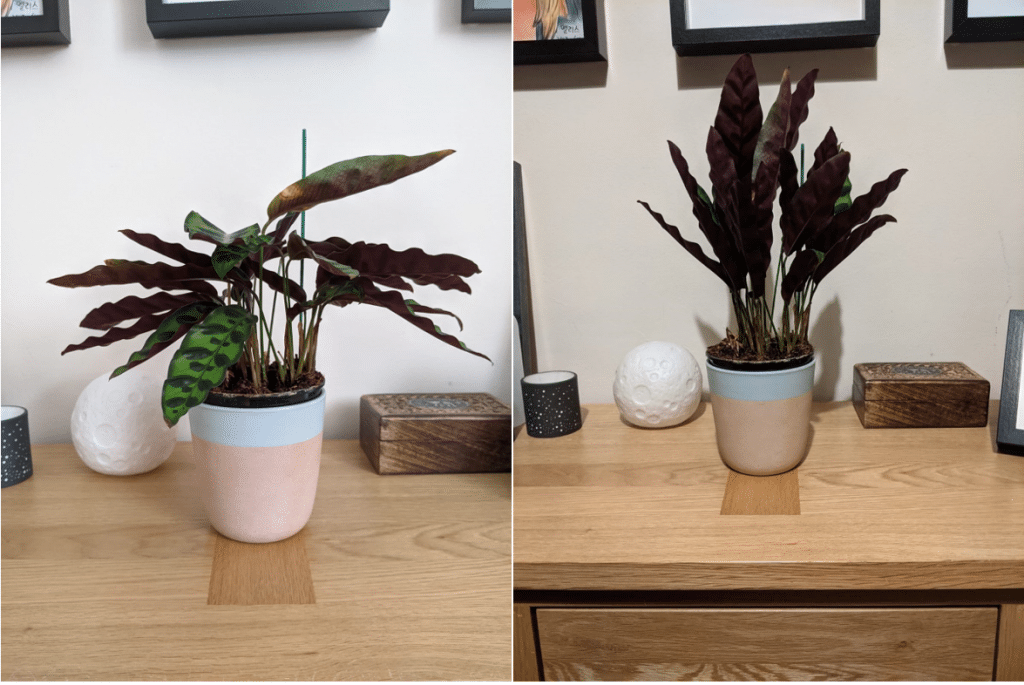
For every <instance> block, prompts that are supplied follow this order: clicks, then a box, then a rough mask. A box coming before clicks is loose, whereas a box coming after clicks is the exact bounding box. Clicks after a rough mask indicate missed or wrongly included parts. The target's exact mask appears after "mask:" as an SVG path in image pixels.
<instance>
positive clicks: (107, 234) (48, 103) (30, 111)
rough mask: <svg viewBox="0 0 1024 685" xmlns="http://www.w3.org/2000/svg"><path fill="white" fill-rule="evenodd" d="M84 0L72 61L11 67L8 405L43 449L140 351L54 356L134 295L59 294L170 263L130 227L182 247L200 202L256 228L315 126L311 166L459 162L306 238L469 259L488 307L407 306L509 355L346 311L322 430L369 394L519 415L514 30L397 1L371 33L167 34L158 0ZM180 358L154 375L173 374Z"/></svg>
mask: <svg viewBox="0 0 1024 685" xmlns="http://www.w3.org/2000/svg"><path fill="white" fill-rule="evenodd" d="M72 4H73V7H72V14H71V33H72V44H71V45H70V46H68V47H64V48H8V49H4V50H3V56H2V76H3V78H2V99H3V102H2V108H3V109H2V112H3V116H2V151H3V154H2V161H3V167H2V179H3V185H2V203H0V206H2V228H3V232H2V246H0V253H2V291H0V296H2V317H3V337H2V361H3V367H2V372H3V375H2V395H3V403H4V404H19V405H23V406H25V407H27V408H28V410H29V415H30V424H31V431H32V439H33V441H34V442H40V443H46V442H58V441H67V440H69V439H70V431H69V416H70V413H71V410H72V408H73V407H74V403H75V400H76V398H77V397H78V394H79V393H80V392H81V390H82V389H83V388H84V387H85V386H86V385H87V384H88V383H89V381H91V380H92V379H93V378H95V377H96V376H99V375H101V374H105V373H109V371H110V370H112V369H113V368H114V367H116V366H118V365H120V364H122V363H123V362H124V361H125V360H126V359H127V356H128V355H129V354H130V353H131V352H132V351H133V350H135V349H137V348H138V347H139V346H140V345H141V342H142V341H143V340H144V338H138V339H136V340H132V341H126V342H122V343H117V344H115V345H112V346H110V347H106V348H95V349H91V350H85V351H80V352H73V353H70V354H68V355H65V356H63V357H62V356H60V352H61V350H62V349H64V347H65V346H66V345H68V344H69V343H72V342H79V341H80V340H83V339H84V338H85V337H87V336H88V335H89V333H88V332H87V331H86V330H84V329H80V328H78V322H79V321H80V320H81V318H82V317H83V316H84V315H85V314H86V312H87V311H88V310H89V309H91V308H92V307H94V306H96V305H98V304H101V303H103V302H106V301H110V300H112V299H117V298H120V297H123V296H124V295H127V294H131V293H133V292H135V293H136V294H138V293H139V290H138V289H135V290H133V289H131V288H130V287H127V288H115V287H106V288H92V289H78V290H65V289H62V288H57V287H54V286H51V285H47V284H46V283H45V281H46V280H47V279H49V278H52V277H54V276H59V275H62V274H66V273H78V272H81V271H84V270H86V269H88V268H89V267H92V266H94V265H96V264H99V263H101V262H102V260H103V259H106V258H110V257H125V258H131V259H148V260H151V261H152V260H154V259H158V258H159V257H158V256H157V255H155V253H152V252H149V251H147V250H145V249H144V248H141V247H139V246H137V245H135V244H134V243H132V242H131V241H129V240H128V239H127V238H125V237H124V236H122V235H120V234H119V233H117V231H118V230H119V229H122V228H131V229H134V230H136V231H140V232H148V233H155V234H157V235H159V236H161V237H163V238H164V239H167V240H179V239H180V240H185V239H186V236H185V234H184V232H183V229H182V222H183V220H184V218H185V215H186V214H187V213H188V212H189V210H193V209H194V210H196V211H198V212H200V213H201V214H202V215H203V216H205V217H206V218H207V219H209V220H211V221H213V222H214V223H215V224H217V225H219V226H221V227H222V228H225V229H230V230H236V229H238V228H241V227H243V226H246V225H249V224H252V223H255V222H257V221H261V217H264V218H265V216H266V215H265V211H266V205H267V203H268V202H269V201H270V199H271V198H272V197H273V196H274V195H275V194H276V193H277V192H278V191H280V190H282V189H283V188H284V187H285V186H287V185H288V184H289V183H291V182H292V181H294V180H296V179H298V178H299V176H300V175H301V132H302V129H303V128H306V129H307V130H308V164H307V169H308V171H309V172H312V171H315V170H317V169H319V168H322V167H324V166H326V165H328V164H330V163H333V162H336V161H340V160H342V159H348V158H351V157H356V156H360V155H366V154H391V153H399V154H419V153H423V152H428V151H431V150H437V149H443V148H454V149H455V150H456V151H457V153H456V154H455V155H453V156H451V157H449V158H448V159H445V160H444V161H442V162H441V163H440V164H438V165H437V166H434V167H432V168H430V169H428V170H426V171H424V172H422V173H419V174H416V175H414V176H411V177H409V178H406V179H403V180H401V181H398V182H397V183H395V184H393V185H389V186H385V187H382V188H378V189H375V190H372V191H369V192H367V193H363V194H361V195H357V196H353V197H351V198H346V199H345V200H342V201H339V202H337V203H334V204H331V205H325V206H322V207H319V208H316V209H315V210H313V211H311V212H309V213H308V214H307V217H306V223H307V235H308V236H309V237H311V238H318V237H328V236H330V235H340V236H343V237H345V238H346V239H348V240H350V241H357V240H366V241H369V242H387V243H389V244H390V245H391V246H392V247H395V248H398V249H405V248H408V247H413V246H417V247H421V248H423V249H425V250H426V251H427V252H430V253H440V252H454V253H457V254H461V255H463V256H466V257H469V258H471V259H473V260H474V261H476V262H477V264H479V265H480V268H481V269H482V272H483V273H481V274H480V275H478V276H475V277H473V278H471V279H470V280H469V283H470V285H471V286H472V288H473V295H471V296H467V295H464V294H461V293H448V292H442V291H438V290H437V289H436V288H423V289H422V290H421V289H417V292H416V293H415V294H414V295H413V296H414V297H415V298H416V299H417V300H418V301H420V302H422V303H424V304H428V305H432V306H438V307H443V308H447V309H451V310H453V311H454V312H455V313H457V314H458V315H459V316H461V318H462V319H463V322H464V323H465V330H464V331H462V333H461V334H459V337H460V338H461V339H462V340H463V341H465V342H466V344H467V345H468V346H469V347H471V348H473V349H476V350H479V351H481V352H483V353H485V354H487V355H488V356H490V357H491V359H493V361H494V364H493V366H492V365H491V364H489V363H487V362H486V361H485V360H483V359H480V358H478V357H474V356H471V355H469V354H466V353H464V352H461V351H459V350H456V349H454V348H452V347H449V346H448V345H445V344H444V343H442V342H440V341H438V340H435V339H433V338H431V337H429V336H427V335H425V334H424V333H422V332H421V331H419V330H417V329H415V328H414V327H413V326H411V325H409V324H408V323H406V322H404V321H402V320H400V319H399V318H398V317H396V316H394V315H393V314H391V313H389V312H387V311H385V310H382V309H379V308H375V307H357V306H353V307H348V308H345V309H343V310H338V309H332V310H331V311H329V312H327V314H326V316H325V320H324V324H323V327H322V329H321V344H320V353H319V367H320V370H321V371H322V372H323V373H324V375H325V376H326V377H327V379H328V380H327V382H328V393H329V399H328V406H327V425H326V429H325V431H326V435H327V437H333V438H338V437H341V438H354V437H356V436H357V426H358V401H359V396H360V395H363V394H367V393H381V392H489V393H491V394H493V395H495V396H497V397H498V398H500V399H502V400H503V401H505V402H507V403H508V402H511V392H510V383H509V374H510V370H509V369H510V366H511V348H510V345H509V340H510V318H511V286H510V283H511V263H510V262H511V232H510V228H509V227H510V226H511V202H510V188H511V143H510V136H511V106H512V105H511V92H512V88H511V82H512V68H511V47H510V43H509V27H508V24H492V25H465V26H464V25H462V24H461V22H460V19H459V3H458V2H457V1H456V0H431V1H429V2H426V1H424V2H396V3H392V10H391V13H390V15H389V16H388V18H387V20H386V21H385V23H384V26H383V27H382V28H380V29H376V30H355V31H328V32H312V33H294V34H283V35H275V36H240V37H224V38H199V39H175V40H155V39H153V38H152V36H151V34H150V33H149V29H148V28H147V26H146V17H145V9H144V7H145V3H143V2H140V1H136V0H120V1H119V2H93V3H84V4H83V3H72ZM192 245H193V246H197V245H201V244H198V243H193V244H192ZM438 323H440V324H441V325H442V328H444V329H445V330H451V324H449V323H448V322H447V321H444V320H443V317H442V318H441V319H439V321H438ZM169 353H170V351H165V352H164V353H163V355H162V356H161V357H160V358H158V359H154V360H151V361H149V362H147V363H146V365H144V367H145V366H149V365H155V366H153V367H152V368H153V369H155V371H156V373H158V374H162V373H163V372H164V371H165V369H166V364H167V361H169V356H168V355H169ZM181 426H182V428H181V429H180V432H179V435H180V436H181V437H182V438H187V436H188V432H187V430H186V428H187V421H182V422H181Z"/></svg>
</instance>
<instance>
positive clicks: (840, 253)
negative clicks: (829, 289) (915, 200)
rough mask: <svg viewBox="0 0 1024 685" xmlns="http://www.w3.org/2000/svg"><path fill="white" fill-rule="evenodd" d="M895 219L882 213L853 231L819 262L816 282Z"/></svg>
mask: <svg viewBox="0 0 1024 685" xmlns="http://www.w3.org/2000/svg"><path fill="white" fill-rule="evenodd" d="M895 221H896V217H893V216H890V215H888V214H880V215H879V216H876V217H872V218H871V219H869V220H868V221H867V222H866V223H864V224H862V225H860V226H858V227H857V228H855V229H854V230H853V231H851V232H850V233H849V235H847V236H846V237H845V238H844V239H842V240H840V241H839V242H838V243H837V244H836V245H835V247H833V248H832V249H831V250H829V251H828V252H827V253H826V254H825V258H824V259H823V260H822V261H821V264H819V265H818V268H817V269H815V270H814V282H815V283H820V282H821V279H823V278H825V276H827V275H828V274H829V273H831V271H832V269H834V268H836V267H837V266H839V264H840V262H842V261H843V260H844V259H846V258H847V257H849V256H850V254H851V253H852V252H853V251H854V250H856V249H857V248H858V247H860V246H861V244H862V243H863V242H864V241H865V240H867V239H868V238H870V237H871V234H872V233H874V232H875V231H877V230H878V229H879V228H881V227H882V226H884V225H885V224H887V223H890V222H895Z"/></svg>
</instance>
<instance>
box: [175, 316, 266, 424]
mask: <svg viewBox="0 0 1024 685" xmlns="http://www.w3.org/2000/svg"><path fill="white" fill-rule="evenodd" d="M256 322H257V319H256V317H255V316H253V315H252V314H250V313H249V312H247V311H245V310H244V309H242V308H241V307H238V306H236V305H227V306H221V307H218V308H216V309H214V310H213V311H211V312H209V313H208V314H207V315H206V317H205V318H204V319H203V320H202V321H200V322H199V323H197V324H195V325H193V326H192V328H191V329H190V330H189V331H188V333H187V334H186V335H185V338H184V340H182V342H181V347H180V348H178V351H177V352H175V353H174V357H173V358H172V359H171V363H170V365H169V366H168V368H167V380H165V381H164V386H163V395H162V398H161V404H162V405H163V412H164V421H165V422H166V423H167V425H168V426H173V425H174V424H176V423H177V422H178V420H179V419H181V417H182V416H184V415H185V414H186V413H187V412H188V410H189V409H191V408H192V407H194V406H196V405H198V404H200V403H202V401H203V400H205V399H206V396H207V395H208V394H209V392H210V390H211V389H213V388H215V387H217V386H219V385H220V384H221V383H223V382H224V376H225V373H226V372H227V370H228V368H230V367H231V366H233V365H234V364H235V363H236V362H237V361H238V360H239V359H240V358H241V357H242V351H243V349H244V348H245V342H246V341H247V340H248V339H249V336H250V335H251V334H252V329H253V327H254V326H255V325H256Z"/></svg>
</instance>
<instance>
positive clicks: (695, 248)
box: [637, 200, 738, 290]
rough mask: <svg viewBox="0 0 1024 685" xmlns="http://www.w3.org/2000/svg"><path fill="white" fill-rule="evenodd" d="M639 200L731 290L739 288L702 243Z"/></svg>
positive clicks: (670, 233)
mask: <svg viewBox="0 0 1024 685" xmlns="http://www.w3.org/2000/svg"><path fill="white" fill-rule="evenodd" d="M637 202H639V203H640V204H641V205H643V207H644V209H646V210H647V211H648V212H650V214H651V216H653V217H654V220H655V221H657V222H658V224H659V225H661V227H662V228H663V229H665V231H666V232H667V233H668V234H669V235H670V236H672V237H673V238H675V240H676V242H677V243H679V244H680V245H682V246H683V248H684V249H685V250H686V251H687V252H689V253H690V254H691V255H693V256H694V258H696V260H697V261H698V262H700V263H701V264H703V265H704V266H705V267H707V268H708V269H709V270H710V271H711V273H713V274H715V275H716V276H718V277H719V278H721V279H722V280H723V281H724V282H725V284H726V285H727V286H728V287H729V289H730V290H738V288H734V287H733V283H732V280H731V279H730V277H729V274H728V273H726V270H725V268H724V267H723V266H722V265H721V264H720V263H719V262H716V261H715V260H713V259H711V258H710V257H708V256H707V255H706V254H704V250H702V249H701V247H700V245H698V244H697V243H694V242H691V241H689V240H687V239H686V238H684V237H683V236H682V234H681V233H680V232H679V229H678V228H676V227H675V226H673V225H672V224H670V223H668V222H667V221H665V217H663V216H662V215H661V214H659V213H658V212H656V211H654V210H653V209H651V206H650V205H649V204H647V203H646V202H644V201H643V200H637Z"/></svg>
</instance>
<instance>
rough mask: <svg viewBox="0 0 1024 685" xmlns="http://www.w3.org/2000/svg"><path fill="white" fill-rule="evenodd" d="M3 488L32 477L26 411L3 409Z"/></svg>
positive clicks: (12, 408) (22, 408) (14, 408)
mask: <svg viewBox="0 0 1024 685" xmlns="http://www.w3.org/2000/svg"><path fill="white" fill-rule="evenodd" d="M2 453H3V455H2V457H3V468H2V472H3V487H5V488H6V487H9V486H11V485H17V484H18V483H20V482H22V481H23V480H27V479H28V478H29V477H30V476H31V475H32V446H31V443H30V441H29V437H28V410H27V409H25V408H24V407H13V406H4V407H3V446H2Z"/></svg>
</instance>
